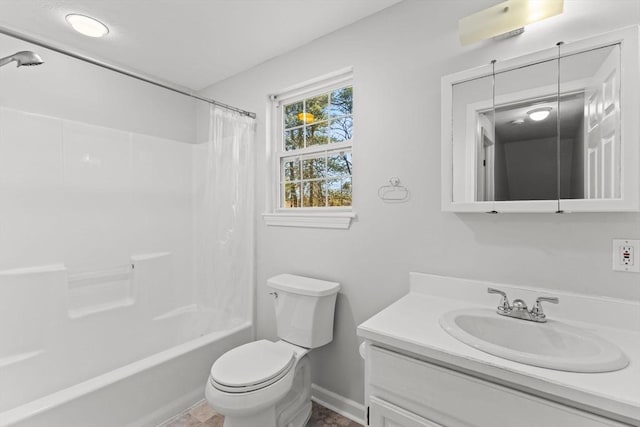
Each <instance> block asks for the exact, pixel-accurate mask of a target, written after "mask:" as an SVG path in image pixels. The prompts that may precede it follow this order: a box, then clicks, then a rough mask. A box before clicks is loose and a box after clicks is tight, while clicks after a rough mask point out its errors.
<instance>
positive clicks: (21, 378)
mask: <svg viewBox="0 0 640 427" xmlns="http://www.w3.org/2000/svg"><path fill="white" fill-rule="evenodd" d="M170 257H171V254H169V253H163V254H145V255H138V256H134V257H132V264H131V265H130V266H123V267H122V268H119V269H114V270H111V271H103V272H92V273H91V274H84V275H69V274H68V271H67V269H66V268H65V267H64V266H63V265H52V266H46V267H39V268H32V269H22V270H11V271H2V272H0V290H1V293H2V295H0V306H1V307H2V310H3V312H4V315H11V317H12V318H13V321H12V322H11V324H7V323H4V324H0V330H1V331H2V336H3V337H5V338H6V337H8V338H9V339H3V342H2V343H0V354H2V357H0V426H2V427H9V426H11V427H14V426H15V427H27V426H28V427H52V426H56V427H57V426H60V427H62V426H64V427H74V426H78V427H80V426H87V425H91V426H92V427H114V426H118V427H120V426H130V427H134V426H140V427H142V426H154V425H157V424H159V423H160V422H162V421H163V420H166V419H167V418H169V417H170V416H171V415H173V414H176V413H179V412H180V411H181V410H183V409H184V408H186V407H188V406H189V405H191V404H193V403H194V402H196V401H198V400H200V399H202V397H203V390H204V386H205V382H206V379H207V377H208V373H209V369H210V367H211V364H212V362H213V361H214V360H216V359H217V357H219V356H220V355H222V354H223V353H224V352H226V351H228V350H230V349H231V348H234V347H236V346H238V345H240V344H243V343H246V342H248V341H250V340H251V339H252V327H251V324H250V323H249V322H247V321H243V320H242V319H233V318H228V317H227V316H226V315H223V313H216V312H214V311H211V310H206V309H202V308H199V307H197V306H196V305H195V304H194V305H186V306H182V307H177V308H174V309H172V310H170V311H168V312H164V313H160V312H159V311H158V308H160V307H162V306H164V305H165V304H162V303H160V301H156V300H155V299H156V298H154V297H153V295H154V294H153V293H150V292H149V290H150V288H151V287H152V286H153V287H157V286H158V281H159V280H160V281H161V280H163V276H164V277H170V275H167V274H163V273H166V272H163V271H162V270H163V266H166V265H167V261H168V258H170ZM164 280H167V279H164ZM98 283H99V284H100V285H101V287H102V289H103V294H105V293H106V292H107V291H106V290H108V292H109V293H110V295H111V303H110V304H108V305H105V304H102V305H98V304H94V305H91V304H90V303H88V302H89V301H88V300H87V294H86V292H84V291H85V290H86V289H87V288H89V287H91V286H92V285H93V286H98V285H97V284H98ZM65 290H66V291H65ZM83 292H84V294H83ZM93 294H94V295H95V292H93ZM103 296H104V295H103ZM25 301H29V304H28V305H25V304H23V302H25ZM81 303H82V304H81ZM73 306H76V307H83V308H82V309H73V308H70V307H73ZM25 307H26V308H25ZM15 325H20V329H19V330H15V328H16V326H15ZM12 329H14V330H12ZM29 329H31V330H29ZM12 345H13V347H14V348H9V347H10V346H12ZM1 347H5V348H1Z"/></svg>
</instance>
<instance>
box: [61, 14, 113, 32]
mask: <svg viewBox="0 0 640 427" xmlns="http://www.w3.org/2000/svg"><path fill="white" fill-rule="evenodd" d="M65 19H66V21H67V22H68V23H69V25H71V27H72V28H73V29H74V30H76V31H77V32H79V33H80V34H84V35H85V36H89V37H104V36H106V35H107V34H109V28H107V26H106V25H104V24H103V23H102V22H100V21H98V20H97V19H94V18H91V17H90V16H85V15H79V14H75V13H72V14H69V15H67V16H66V17H65Z"/></svg>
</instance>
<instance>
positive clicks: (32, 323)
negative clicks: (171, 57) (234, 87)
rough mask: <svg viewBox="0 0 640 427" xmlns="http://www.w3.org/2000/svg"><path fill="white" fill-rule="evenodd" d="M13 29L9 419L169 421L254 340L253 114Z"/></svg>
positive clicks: (6, 335) (7, 217)
mask: <svg viewBox="0 0 640 427" xmlns="http://www.w3.org/2000/svg"><path fill="white" fill-rule="evenodd" d="M0 33H3V34H5V35H7V36H10V37H9V38H0V51H9V52H12V51H13V52H17V53H16V54H14V55H12V56H8V57H6V58H2V59H0V66H3V65H7V64H9V63H12V62H16V63H17V65H18V67H21V66H24V65H40V64H42V63H43V59H44V65H41V66H39V67H35V68H34V69H33V72H29V73H28V75H27V74H24V72H23V70H22V69H21V70H20V72H16V71H15V70H11V69H9V68H4V69H3V78H2V79H1V80H0V93H2V97H1V99H0V102H2V105H0V427H86V426H91V427H125V426H126V427H151V426H155V425H158V424H159V423H161V422H162V421H164V420H166V419H168V418H169V417H171V416H172V415H175V414H176V413H179V412H180V411H181V410H183V409H185V408H187V407H188V406H190V405H191V404H193V403H195V402H197V401H199V400H201V399H202V398H204V388H205V383H206V381H207V378H208V374H209V369H210V367H211V365H212V363H213V362H214V361H215V360H216V359H217V358H218V357H219V356H220V355H222V354H223V353H225V352H227V351H228V350H230V349H232V348H234V347H237V346H238V345H241V344H244V343H246V342H249V341H251V340H252V339H253V338H254V336H253V335H254V332H253V326H252V323H251V321H250V319H251V316H252V313H253V306H252V304H253V292H254V286H253V280H254V279H253V267H252V266H253V258H252V254H253V246H252V245H253V240H252V236H253V229H252V224H253V207H252V206H253V205H252V203H253V192H252V185H253V176H252V175H251V174H252V170H253V166H252V161H253V160H252V159H253V154H252V151H251V150H252V144H251V142H252V138H253V133H254V132H255V121H254V120H253V118H252V117H255V115H254V114H252V113H248V112H242V111H241V110H238V109H236V108H233V107H229V106H224V105H223V107H219V106H216V107H213V105H220V104H219V103H217V102H216V101H213V100H209V99H207V98H202V97H198V96H194V95H190V94H188V93H186V92H183V91H182V90H180V89H175V88H171V87H168V86H166V85H164V84H162V83H156V82H153V81H151V80H149V79H146V78H140V77H137V76H136V75H135V74H133V73H129V72H125V71H122V70H121V69H117V68H115V67H113V66H108V65H104V64H102V63H98V62H96V61H92V60H90V59H89V58H83V57H81V56H80V55H77V54H72V53H69V52H65V51H63V50H61V49H58V48H55V47H52V46H48V45H47V44H46V43H43V42H38V41H35V40H29V38H28V37H26V36H20V35H17V34H15V33H13V32H11V31H9V30H6V29H2V28H0ZM29 41H31V43H29ZM25 42H27V43H26V46H25ZM38 46H39V47H41V48H42V49H38V54H39V55H42V58H41V57H40V56H38V54H35V53H34V52H32V51H29V50H25V47H26V48H27V49H30V48H36V47H38ZM78 59H80V60H81V61H78ZM87 62H88V63H89V64H90V65H87V64H86V63H87ZM95 65H98V66H100V67H102V68H106V69H107V70H109V71H105V70H103V69H99V68H96V67H94V66H95ZM41 70H44V71H42V72H41ZM47 70H48V71H47ZM112 71H116V73H113V72H112ZM130 77H133V79H131V78H130ZM139 80H143V82H142V83H141V82H140V81H139ZM148 83H153V84H152V85H149V84H148ZM158 87H162V88H165V89H170V90H169V91H166V90H164V89H158ZM58 88H62V90H60V91H58V90H57V89H58ZM64 88H72V89H73V90H70V91H67V90H64ZM25 93H26V94H29V93H37V94H38V96H24V94H25ZM86 93H91V94H92V96H93V97H86V96H85V94H86ZM184 95H188V97H185V96H184ZM61 96H62V97H61ZM94 101H95V102H94ZM203 101H204V102H203ZM202 107H206V108H207V109H208V111H209V120H200V121H197V120H195V119H196V115H197V114H198V111H202V110H203V108H202ZM228 110H234V112H233V113H230V112H229V111H228ZM202 117H204V114H203V116H202ZM196 122H197V123H196ZM194 124H196V126H200V127H199V128H198V130H197V131H195V130H194ZM207 125H208V126H209V128H208V129H205V128H206V126H207ZM200 134H202V135H208V137H207V138H204V139H200V138H199V137H197V136H196V135H200ZM229 183H233V184H229ZM161 251H162V252H161Z"/></svg>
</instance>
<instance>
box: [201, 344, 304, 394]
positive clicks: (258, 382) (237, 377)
mask: <svg viewBox="0 0 640 427" xmlns="http://www.w3.org/2000/svg"><path fill="white" fill-rule="evenodd" d="M295 362H296V352H295V351H294V349H293V348H292V347H291V346H290V345H287V344H285V343H282V342H280V341H279V342H271V341H267V340H259V341H254V342H251V343H248V344H244V345H241V346H240V347H236V348H234V349H232V350H230V351H228V352H227V353H225V354H223V355H222V356H220V358H219V359H218V360H216V362H215V363H214V364H213V366H212V367H211V375H210V383H211V385H212V386H213V387H214V388H216V389H218V390H220V391H224V392H227V393H247V392H251V391H255V390H259V389H262V388H265V387H268V386H270V385H272V384H273V383H275V382H277V381H279V380H280V379H282V378H283V377H284V376H285V375H287V373H288V372H289V371H290V370H291V368H292V367H293V366H294V365H295Z"/></svg>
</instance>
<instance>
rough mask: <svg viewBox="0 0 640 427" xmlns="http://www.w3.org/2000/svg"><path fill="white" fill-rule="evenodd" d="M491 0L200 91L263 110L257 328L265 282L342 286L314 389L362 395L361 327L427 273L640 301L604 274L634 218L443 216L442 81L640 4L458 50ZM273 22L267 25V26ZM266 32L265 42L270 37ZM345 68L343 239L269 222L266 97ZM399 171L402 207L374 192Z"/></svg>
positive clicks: (295, 56)
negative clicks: (349, 74) (460, 33)
mask: <svg viewBox="0 0 640 427" xmlns="http://www.w3.org/2000/svg"><path fill="white" fill-rule="evenodd" d="M495 3H496V2H495V1H489V0H467V1H453V0H442V1H437V0H432V1H412V0H407V1H404V2H402V3H399V4H397V5H395V6H393V7H391V8H389V9H387V10H384V11H382V12H381V13H378V14H376V15H374V16H371V17H369V18H367V19H364V20H362V21H359V22H357V23H355V24H354V25H351V26H349V27H347V28H344V29H342V30H340V31H337V32H335V33H333V34H330V35H328V36H326V37H323V38H320V39H318V40H316V41H314V42H312V43H310V44H309V45H307V46H304V47H303V48H300V49H297V50H295V51H292V52H290V53H288V54H286V55H283V56H281V57H278V58H275V59H273V60H270V61H268V62H265V63H264V64H262V65H260V66H257V67H255V68H253V69H251V70H249V71H247V72H244V73H242V74H239V75H237V76H234V77H233V78H230V79H228V80H226V81H224V82H221V83H219V84H217V85H215V86H212V87H210V88H208V89H207V90H206V91H205V92H206V94H207V95H209V96H212V97H214V98H216V99H221V100H224V101H225V102H228V103H230V104H233V105H238V106H241V107H243V108H246V109H248V110H252V111H256V112H257V113H258V130H257V137H256V144H257V145H258V158H257V179H256V188H257V198H256V203H257V214H256V239H257V242H256V243H257V246H256V256H257V308H256V310H257V312H256V322H257V333H258V336H259V337H266V338H272V339H273V338H276V330H275V319H274V312H273V308H272V305H271V304H272V302H271V298H270V297H269V296H268V295H267V293H266V292H267V291H266V288H265V283H266V280H267V278H268V277H270V276H272V275H275V274H279V273H284V272H288V273H298V274H306V275H309V276H313V277H318V278H324V279H328V280H335V281H339V282H341V283H342V285H343V288H342V291H341V293H340V296H339V299H338V304H337V312H336V322H337V323H336V333H335V338H334V341H333V342H332V343H331V344H329V345H327V346H326V347H324V348H321V349H318V350H315V351H314V352H313V353H312V359H313V381H314V382H315V383H317V384H318V385H320V386H322V387H325V388H327V389H329V390H331V391H333V392H335V393H338V394H341V395H343V396H345V397H348V398H350V399H353V400H356V401H362V399H363V365H362V361H361V360H360V358H359V356H358V349H357V348H358V344H359V340H358V338H357V337H356V327H357V325H358V324H359V323H361V322H363V321H364V320H366V319H367V318H368V317H370V316H372V315H373V314H375V313H376V312H377V311H379V310H380V309H382V308H384V307H385V306H387V305H389V304H390V303H392V302H393V301H394V300H396V299H398V298H399V297H401V296H402V295H404V294H406V293H407V291H408V285H409V283H408V272H410V271H421V272H430V273H436V274H443V275H452V276H458V277H465V278H474V279H481V280H490V281H494V282H498V283H512V284H517V285H524V286H534V287H548V288H559V289H563V290H565V291H575V292H582V293H588V294H596V295H608V296H611V297H618V298H624V299H629V300H640V276H638V275H637V274H635V275H634V274H628V273H627V274H624V273H614V272H612V271H611V239H612V238H614V237H628V238H633V237H635V238H640V214H637V213H633V214H565V215H554V214H504V215H484V214H452V213H443V212H441V211H440V78H441V76H442V75H445V74H449V73H452V72H456V71H460V70H463V69H467V68H471V67H476V66H479V65H483V64H487V63H488V62H489V61H490V60H491V59H493V58H497V59H504V58H509V57H513V56H517V55H521V54H525V53H529V52H531V51H535V50H540V49H543V48H548V47H552V46H554V45H555V43H556V42H557V41H558V40H563V41H565V42H571V41H573V40H578V39H581V38H585V37H588V36H591V35H594V34H598V33H601V32H605V31H608V30H612V29H615V28H619V27H622V26H627V25H631V24H638V22H639V21H640V2H638V1H637V0H631V1H625V0H615V1H608V2H603V1H601V0H597V1H591V0H579V1H571V0H567V1H565V13H564V14H563V15H561V16H558V17H554V18H550V19H548V20H547V21H545V22H541V23H538V24H535V25H531V26H530V27H528V28H527V30H526V32H525V33H524V34H523V35H521V36H519V37H517V38H512V39H508V40H503V41H498V42H493V41H488V42H482V43H478V44H475V45H472V46H468V47H461V46H460V44H459V42H458V40H457V25H458V20H459V19H460V18H462V17H464V16H466V15H468V14H470V13H473V12H475V11H477V10H479V9H482V8H483V7H488V6H490V5H493V4H495ZM277 25H286V23H274V31H277ZM268 36H269V35H268V34H265V37H268ZM346 66H353V68H354V75H355V84H354V86H355V99H354V111H355V123H356V125H355V126H356V128H355V131H354V133H355V135H356V140H355V147H354V162H355V175H354V207H355V211H356V212H357V214H358V219H357V220H356V221H355V222H354V223H353V224H352V226H351V229H349V230H347V231H337V230H319V229H318V230H314V229H300V228H278V227H267V226H265V224H264V222H263V221H262V218H261V216H260V213H261V212H263V211H264V209H265V208H264V207H265V194H266V189H267V185H268V183H266V182H265V176H266V171H267V168H268V167H271V165H270V164H268V163H267V161H266V155H265V151H266V145H267V141H266V136H265V135H266V128H265V111H266V109H267V106H268V103H267V95H268V94H270V93H277V92H278V91H279V90H281V89H284V88H286V87H289V86H291V85H294V84H296V83H299V82H302V81H305V80H307V79H310V78H313V77H316V76H319V75H322V74H325V73H328V72H331V71H334V70H338V69H341V68H343V67H346ZM390 176H398V177H399V178H400V179H401V180H402V182H403V184H405V185H406V186H407V187H408V188H409V189H410V190H411V194H412V197H411V200H410V201H409V202H408V203H405V204H385V203H383V202H382V201H381V200H380V199H379V198H378V196H377V191H378V187H380V186H381V185H384V184H385V183H387V180H388V179H389V177H390Z"/></svg>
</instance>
